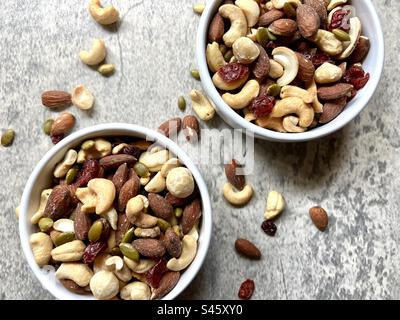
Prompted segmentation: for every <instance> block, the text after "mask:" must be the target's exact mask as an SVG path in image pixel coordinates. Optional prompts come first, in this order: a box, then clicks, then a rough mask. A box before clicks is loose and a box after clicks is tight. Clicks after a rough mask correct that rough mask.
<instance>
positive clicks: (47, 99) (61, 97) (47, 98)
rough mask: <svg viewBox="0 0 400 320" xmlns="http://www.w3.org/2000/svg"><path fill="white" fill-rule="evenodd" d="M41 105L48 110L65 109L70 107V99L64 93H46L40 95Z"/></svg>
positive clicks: (69, 96)
mask: <svg viewBox="0 0 400 320" xmlns="http://www.w3.org/2000/svg"><path fill="white" fill-rule="evenodd" d="M42 104H43V105H44V106H46V107H48V108H65V107H69V106H70V105H72V97H71V94H69V93H68V92H65V91H46V92H43V94H42Z"/></svg>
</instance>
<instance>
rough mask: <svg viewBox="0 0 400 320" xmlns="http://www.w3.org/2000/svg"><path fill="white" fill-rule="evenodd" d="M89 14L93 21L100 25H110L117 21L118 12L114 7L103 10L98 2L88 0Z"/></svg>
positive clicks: (98, 0) (96, 0)
mask: <svg viewBox="0 0 400 320" xmlns="http://www.w3.org/2000/svg"><path fill="white" fill-rule="evenodd" d="M89 12H90V14H91V15H92V17H93V19H94V20H96V21H97V22H98V23H100V24H102V25H110V24H113V23H115V22H117V21H118V19H119V12H118V10H117V9H116V8H115V7H114V6H107V7H105V8H103V7H102V6H101V4H100V0H90V4H89Z"/></svg>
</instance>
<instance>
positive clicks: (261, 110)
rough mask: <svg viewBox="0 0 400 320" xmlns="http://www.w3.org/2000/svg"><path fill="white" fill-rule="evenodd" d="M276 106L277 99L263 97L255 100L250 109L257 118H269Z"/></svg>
mask: <svg viewBox="0 0 400 320" xmlns="http://www.w3.org/2000/svg"><path fill="white" fill-rule="evenodd" d="M274 106H275V98H274V97H270V96H261V97H257V98H254V99H253V100H252V101H251V103H250V106H249V109H250V111H251V112H252V113H254V115H255V116H256V117H257V118H261V117H265V116H268V115H269V114H270V113H271V112H272V109H273V108H274Z"/></svg>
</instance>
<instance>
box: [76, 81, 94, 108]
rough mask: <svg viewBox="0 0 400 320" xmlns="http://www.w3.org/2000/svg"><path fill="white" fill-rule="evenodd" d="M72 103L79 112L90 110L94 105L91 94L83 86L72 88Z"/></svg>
mask: <svg viewBox="0 0 400 320" xmlns="http://www.w3.org/2000/svg"><path fill="white" fill-rule="evenodd" d="M71 96H72V103H73V104H74V106H77V107H78V108H79V109H81V110H89V109H92V107H93V104H94V97H93V94H92V93H91V92H90V91H89V90H88V89H86V87H85V86H83V85H80V86H77V87H75V88H74V90H73V91H72V94H71Z"/></svg>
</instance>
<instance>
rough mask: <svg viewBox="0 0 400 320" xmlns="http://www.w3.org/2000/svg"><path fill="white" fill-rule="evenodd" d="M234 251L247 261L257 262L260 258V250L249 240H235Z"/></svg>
mask: <svg viewBox="0 0 400 320" xmlns="http://www.w3.org/2000/svg"><path fill="white" fill-rule="evenodd" d="M235 249H236V251H237V252H239V253H240V254H242V255H244V256H245V257H247V258H249V259H253V260H259V259H260V258H261V252H260V250H258V248H257V247H256V246H255V245H254V244H253V243H251V242H250V241H249V240H246V239H237V240H236V241H235Z"/></svg>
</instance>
